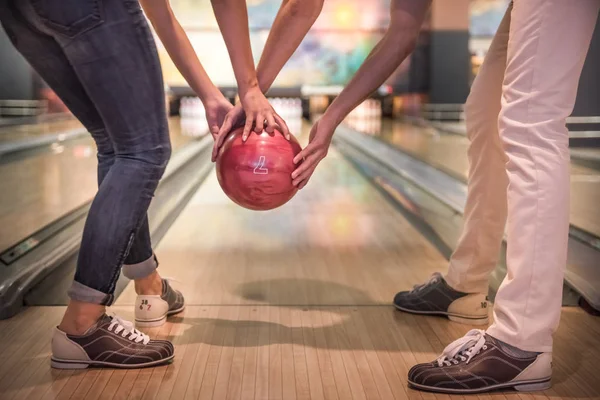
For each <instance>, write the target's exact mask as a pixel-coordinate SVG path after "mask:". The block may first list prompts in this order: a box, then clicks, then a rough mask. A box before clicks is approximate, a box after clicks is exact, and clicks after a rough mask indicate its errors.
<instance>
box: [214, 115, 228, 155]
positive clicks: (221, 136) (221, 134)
mask: <svg viewBox="0 0 600 400" xmlns="http://www.w3.org/2000/svg"><path fill="white" fill-rule="evenodd" d="M230 129H231V120H230V119H229V118H227V117H225V120H224V121H223V125H221V129H219V131H218V132H217V137H216V138H215V143H214V145H213V152H212V157H211V158H212V161H213V162H214V161H216V159H217V155H218V154H219V149H220V148H221V146H222V145H223V142H224V141H225V138H226V137H227V134H228V133H229V130H230Z"/></svg>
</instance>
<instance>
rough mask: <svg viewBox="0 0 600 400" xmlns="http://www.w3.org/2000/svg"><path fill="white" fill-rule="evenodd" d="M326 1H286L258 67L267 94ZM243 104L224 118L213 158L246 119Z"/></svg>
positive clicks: (261, 86)
mask: <svg viewBox="0 0 600 400" xmlns="http://www.w3.org/2000/svg"><path fill="white" fill-rule="evenodd" d="M214 1H216V0H214ZM323 1H324V0H284V1H283V3H282V4H281V7H280V8H279V12H278V13H277V17H275V22H273V26H272V27H271V31H270V32H269V37H268V38H267V43H266V44H265V48H264V49H263V53H262V55H261V57H260V61H259V63H258V68H257V72H256V74H257V78H258V85H259V88H260V90H261V91H262V92H263V93H266V92H267V91H268V90H269V88H270V87H271V85H272V84H273V81H274V80H275V78H276V77H277V75H278V74H279V71H281V69H282V68H283V66H284V65H285V63H286V62H287V60H288V59H289V58H290V57H291V56H292V54H294V51H296V49H297V48H298V46H299V45H300V42H302V39H303V38H304V36H305V35H306V33H307V32H308V30H309V29H310V27H311V26H312V25H313V24H314V22H315V21H316V19H317V17H318V16H319V14H320V13H321V9H322V8H323ZM243 117H244V110H243V108H242V105H239V104H238V105H236V106H235V107H234V108H233V110H231V111H230V113H229V114H228V115H227V117H225V121H224V122H223V126H222V128H221V133H223V134H222V135H221V134H220V136H219V138H218V139H217V140H216V142H215V146H214V148H213V155H212V159H213V161H214V160H216V157H217V153H218V152H219V148H220V146H221V144H222V142H223V140H224V139H225V135H226V134H227V133H229V131H230V130H231V129H233V128H234V127H235V126H237V125H238V124H239V123H240V121H242V120H243Z"/></svg>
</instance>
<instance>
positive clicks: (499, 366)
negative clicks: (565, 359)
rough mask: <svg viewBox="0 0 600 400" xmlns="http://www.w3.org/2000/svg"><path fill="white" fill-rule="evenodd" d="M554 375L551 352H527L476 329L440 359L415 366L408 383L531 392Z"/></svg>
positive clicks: (451, 389)
mask: <svg viewBox="0 0 600 400" xmlns="http://www.w3.org/2000/svg"><path fill="white" fill-rule="evenodd" d="M511 349H512V350H511ZM551 375H552V353H529V352H524V351H521V350H519V349H516V348H514V347H512V346H508V345H505V344H504V343H503V342H500V341H499V340H497V339H494V338H493V337H491V336H489V335H487V334H486V333H485V332H484V331H482V330H477V329H473V330H471V331H469V332H468V333H467V334H466V335H465V336H464V337H462V338H460V339H458V340H456V341H454V342H453V343H451V344H450V345H449V346H448V347H446V349H444V352H443V353H442V355H441V356H440V357H439V358H438V359H437V360H435V361H433V362H430V363H425V364H418V365H415V366H414V367H412V368H411V369H410V371H409V372H408V383H409V385H410V386H411V387H413V388H415V389H420V390H426V391H431V392H440V393H454V394H468V393H482V392H489V391H492V390H501V389H515V390H517V391H522V392H528V391H537V390H544V389H548V388H549V387H550V386H551V382H550V378H551Z"/></svg>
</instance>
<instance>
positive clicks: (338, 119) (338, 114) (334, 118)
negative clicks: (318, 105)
mask: <svg viewBox="0 0 600 400" xmlns="http://www.w3.org/2000/svg"><path fill="white" fill-rule="evenodd" d="M345 117H346V115H345V114H344V112H343V111H342V110H341V109H340V107H339V106H338V105H337V104H335V101H334V102H333V103H332V104H331V105H330V106H329V108H327V111H325V114H323V117H321V119H322V120H323V121H324V122H325V124H327V126H328V127H331V128H332V129H333V130H335V128H337V126H338V125H339V124H341V123H342V121H343V120H344V118H345Z"/></svg>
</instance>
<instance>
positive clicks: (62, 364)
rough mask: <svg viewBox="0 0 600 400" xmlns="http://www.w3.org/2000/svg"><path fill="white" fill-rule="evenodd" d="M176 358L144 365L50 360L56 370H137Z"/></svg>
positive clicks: (171, 357)
mask: <svg viewBox="0 0 600 400" xmlns="http://www.w3.org/2000/svg"><path fill="white" fill-rule="evenodd" d="M173 357H175V354H173V355H172V356H170V357H167V358H163V359H160V360H156V361H150V362H147V363H142V364H118V363H111V362H106V361H81V360H61V359H57V358H54V357H52V358H50V366H51V367H52V368H56V369H86V368H89V367H98V368H118V369H136V368H146V367H154V366H157V365H162V364H166V363H168V362H170V361H171V360H173Z"/></svg>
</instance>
